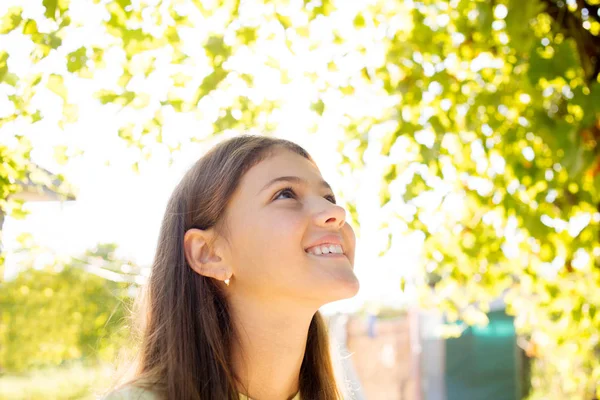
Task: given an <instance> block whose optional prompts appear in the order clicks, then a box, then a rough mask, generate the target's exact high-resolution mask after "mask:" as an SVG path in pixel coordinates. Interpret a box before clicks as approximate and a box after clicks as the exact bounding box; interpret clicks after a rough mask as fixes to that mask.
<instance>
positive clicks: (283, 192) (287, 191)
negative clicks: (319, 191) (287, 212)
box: [275, 187, 296, 200]
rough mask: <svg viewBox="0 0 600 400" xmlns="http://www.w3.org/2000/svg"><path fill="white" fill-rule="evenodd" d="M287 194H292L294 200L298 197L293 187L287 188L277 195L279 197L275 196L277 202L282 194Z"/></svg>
mask: <svg viewBox="0 0 600 400" xmlns="http://www.w3.org/2000/svg"><path fill="white" fill-rule="evenodd" d="M286 193H291V196H292V198H295V197H296V193H295V192H294V189H292V188H291V187H286V188H283V189H281V190H280V191H279V192H278V193H277V196H275V200H277V199H278V198H279V196H281V195H282V194H286Z"/></svg>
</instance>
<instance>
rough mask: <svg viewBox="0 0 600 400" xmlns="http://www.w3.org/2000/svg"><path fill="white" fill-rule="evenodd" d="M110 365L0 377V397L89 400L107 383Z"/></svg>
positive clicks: (74, 365) (36, 371) (23, 399)
mask: <svg viewBox="0 0 600 400" xmlns="http://www.w3.org/2000/svg"><path fill="white" fill-rule="evenodd" d="M112 374H113V369H112V367H111V366H110V365H97V366H85V365H83V364H73V365H70V366H65V367H56V368H48V369H40V370H35V371H30V372H28V373H25V374H19V375H16V374H15V375H8V374H7V375H3V376H0V399H1V400H17V399H18V400H38V399H39V400H41V399H44V400H52V399H56V400H67V399H69V400H79V399H81V400H93V399H97V398H99V396H100V393H102V392H103V390H105V389H106V388H107V387H108V386H109V385H110V383H111V379H112Z"/></svg>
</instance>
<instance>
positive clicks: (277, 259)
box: [234, 212, 305, 271]
mask: <svg viewBox="0 0 600 400" xmlns="http://www.w3.org/2000/svg"><path fill="white" fill-rule="evenodd" d="M304 225H305V219H304V218H303V217H302V216H300V215H299V214H294V213H290V212H288V213H270V214H269V215H257V216H255V217H253V218H248V219H246V220H245V221H244V223H243V227H241V229H240V231H238V232H240V233H241V234H240V235H236V236H237V238H238V240H236V245H235V246H234V252H235V253H236V256H235V259H236V260H237V264H238V266H239V267H241V268H243V269H246V268H248V269H250V268H251V269H253V270H254V271H256V270H257V269H260V270H264V269H269V268H271V267H273V266H275V267H276V268H277V269H278V270H279V269H280V268H279V267H280V266H281V261H284V260H290V258H293V257H298V256H299V255H301V253H300V251H301V250H302V238H303V232H304V229H305V228H304ZM242 231H243V232H242Z"/></svg>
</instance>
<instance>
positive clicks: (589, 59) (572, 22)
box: [541, 0, 600, 83]
mask: <svg viewBox="0 0 600 400" xmlns="http://www.w3.org/2000/svg"><path fill="white" fill-rule="evenodd" d="M541 2H542V4H545V5H546V13H547V14H548V15H549V16H550V17H551V18H552V19H553V20H554V21H555V22H557V23H558V26H559V27H560V30H561V31H562V33H563V34H564V35H565V36H566V37H570V38H573V39H574V41H575V43H576V45H577V51H578V53H579V59H580V62H581V67H582V68H583V71H584V73H585V79H586V81H587V83H591V82H593V81H594V80H596V78H597V77H598V75H599V74H600V37H598V36H594V35H593V34H592V33H591V32H589V31H588V30H587V29H585V28H584V27H583V25H582V24H583V21H582V20H581V19H580V18H578V17H577V16H576V15H575V14H573V13H572V12H570V11H569V9H568V8H567V6H566V5H564V3H563V6H559V5H558V4H557V3H556V2H555V1H553V0H541ZM583 4H585V8H587V9H588V10H589V11H590V12H592V11H594V10H595V9H597V8H599V7H598V6H590V5H588V4H587V3H586V2H585V1H584V2H583ZM595 12H596V13H597V10H596V11H595ZM596 15H597V14H596Z"/></svg>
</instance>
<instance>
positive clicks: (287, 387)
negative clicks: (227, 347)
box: [230, 298, 317, 400]
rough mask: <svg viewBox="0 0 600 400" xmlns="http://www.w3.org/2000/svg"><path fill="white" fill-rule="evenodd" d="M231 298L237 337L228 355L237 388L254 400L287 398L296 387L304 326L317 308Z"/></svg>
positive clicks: (305, 338)
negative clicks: (300, 307)
mask: <svg viewBox="0 0 600 400" xmlns="http://www.w3.org/2000/svg"><path fill="white" fill-rule="evenodd" d="M231 300H232V301H231V302H230V312H231V317H232V321H233V324H234V326H235V329H236V334H237V337H238V339H239V341H237V342H236V341H234V343H233V344H232V349H231V354H232V361H233V369H234V373H235V376H236V377H237V379H238V382H239V383H240V387H239V391H240V392H241V393H244V394H245V395H247V396H248V397H249V398H250V399H255V400H256V399H260V400H287V399H291V398H292V397H293V396H294V395H295V394H296V393H297V392H298V390H299V378H300V367H301V366H302V360H303V359H304V352H305V349H306V340H307V337H308V328H309V326H310V322H311V320H312V317H313V315H314V314H315V312H316V311H317V310H315V309H303V310H300V309H298V305H297V304H295V305H293V304H286V303H284V302H269V304H265V302H264V301H260V300H256V299H254V300H253V299H248V298H244V299H243V304H242V303H239V304H238V303H237V302H236V301H235V299H231ZM274 304H275V305H274Z"/></svg>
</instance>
